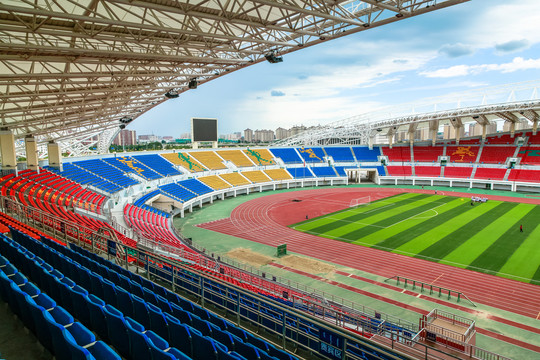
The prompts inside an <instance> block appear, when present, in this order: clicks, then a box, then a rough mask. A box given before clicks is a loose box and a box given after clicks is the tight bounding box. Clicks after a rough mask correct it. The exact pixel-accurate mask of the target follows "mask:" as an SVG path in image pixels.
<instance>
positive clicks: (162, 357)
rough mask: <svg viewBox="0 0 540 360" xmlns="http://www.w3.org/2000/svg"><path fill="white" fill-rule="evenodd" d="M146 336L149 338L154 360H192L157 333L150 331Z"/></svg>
mask: <svg viewBox="0 0 540 360" xmlns="http://www.w3.org/2000/svg"><path fill="white" fill-rule="evenodd" d="M144 334H145V335H146V337H147V338H148V345H149V346H150V353H151V354H152V360H170V359H173V360H174V359H179V360H190V358H189V357H188V356H187V355H185V354H184V353H182V352H181V351H180V350H178V349H175V348H174V347H170V346H169V343H168V342H167V341H166V340H165V339H163V338H162V337H160V336H159V335H158V334H156V333H155V332H153V331H151V330H148V331H146V332H145V333H144Z"/></svg>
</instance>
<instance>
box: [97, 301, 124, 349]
mask: <svg viewBox="0 0 540 360" xmlns="http://www.w3.org/2000/svg"><path fill="white" fill-rule="evenodd" d="M103 311H104V313H105V317H106V319H107V333H108V338H109V341H110V342H111V344H112V345H113V346H114V347H115V349H117V350H118V352H120V354H121V355H122V356H124V357H129V354H130V348H129V341H128V334H127V325H126V321H125V319H124V316H123V315H122V313H121V312H120V311H118V309H116V308H115V307H114V306H111V305H105V307H104V308H103Z"/></svg>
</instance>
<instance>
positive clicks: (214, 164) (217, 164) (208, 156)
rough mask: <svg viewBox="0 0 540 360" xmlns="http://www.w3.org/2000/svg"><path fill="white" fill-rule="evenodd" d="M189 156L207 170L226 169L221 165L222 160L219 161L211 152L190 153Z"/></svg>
mask: <svg viewBox="0 0 540 360" xmlns="http://www.w3.org/2000/svg"><path fill="white" fill-rule="evenodd" d="M189 155H191V156H192V157H194V158H195V159H196V160H197V161H198V162H200V163H201V164H202V165H203V166H204V167H206V168H207V169H210V170H220V169H226V168H227V167H226V166H225V165H224V164H223V159H221V158H220V157H219V156H218V155H217V154H216V153H215V152H213V151H192V152H190V153H189Z"/></svg>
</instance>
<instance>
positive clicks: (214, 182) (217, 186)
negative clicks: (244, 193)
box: [197, 175, 231, 190]
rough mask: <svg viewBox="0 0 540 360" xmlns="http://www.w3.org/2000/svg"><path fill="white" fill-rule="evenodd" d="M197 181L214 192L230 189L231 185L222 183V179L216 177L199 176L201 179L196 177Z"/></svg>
mask: <svg viewBox="0 0 540 360" xmlns="http://www.w3.org/2000/svg"><path fill="white" fill-rule="evenodd" d="M197 180H199V181H201V182H202V183H204V184H206V185H208V186H210V187H211V188H212V189H214V190H222V189H228V188H230V187H231V185H229V184H228V183H227V182H225V181H223V179H221V178H220V177H219V176H217V175H210V176H201V177H198V178H197Z"/></svg>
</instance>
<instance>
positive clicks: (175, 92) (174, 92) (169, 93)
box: [165, 89, 180, 99]
mask: <svg viewBox="0 0 540 360" xmlns="http://www.w3.org/2000/svg"><path fill="white" fill-rule="evenodd" d="M179 96H180V94H178V90H176V89H170V90H169V91H167V92H166V93H165V97H166V98H169V99H176V98H177V97H179Z"/></svg>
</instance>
